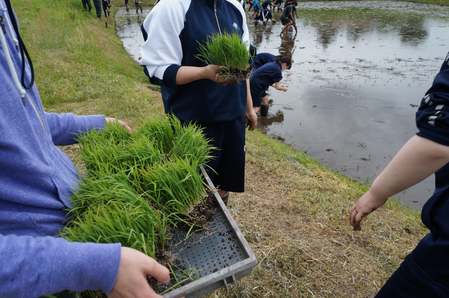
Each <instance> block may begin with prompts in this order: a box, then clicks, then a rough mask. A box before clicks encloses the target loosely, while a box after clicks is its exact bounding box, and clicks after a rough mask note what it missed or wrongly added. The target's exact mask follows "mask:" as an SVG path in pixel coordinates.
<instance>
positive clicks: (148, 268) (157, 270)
mask: <svg viewBox="0 0 449 298" xmlns="http://www.w3.org/2000/svg"><path fill="white" fill-rule="evenodd" d="M143 266H144V267H143V271H144V273H145V274H146V275H149V276H151V277H154V278H155V279H156V280H157V281H159V282H161V283H168V282H169V281H170V271H168V269H167V268H166V267H164V266H162V265H161V264H159V263H158V262H156V261H155V260H153V259H152V258H150V257H148V258H147V262H146V263H145V264H144V265H143Z"/></svg>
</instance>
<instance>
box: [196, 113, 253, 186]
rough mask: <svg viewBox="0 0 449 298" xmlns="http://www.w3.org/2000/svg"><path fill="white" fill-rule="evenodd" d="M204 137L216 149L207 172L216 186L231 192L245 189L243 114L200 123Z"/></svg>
mask: <svg viewBox="0 0 449 298" xmlns="http://www.w3.org/2000/svg"><path fill="white" fill-rule="evenodd" d="M198 125H200V126H201V127H202V128H203V131H204V134H205V136H206V138H208V139H210V140H211V143H212V145H213V146H214V147H216V148H217V149H216V150H215V151H214V152H213V154H212V155H213V159H212V160H211V161H210V162H209V163H208V166H209V167H210V168H212V169H213V170H211V169H208V170H207V172H208V174H209V176H210V177H211V179H212V182H213V183H214V184H215V186H216V187H218V188H220V189H222V190H225V191H231V192H243V191H244V190H245V131H246V119H245V117H244V116H242V117H240V118H238V119H236V120H232V121H226V122H219V123H210V124H202V123H198Z"/></svg>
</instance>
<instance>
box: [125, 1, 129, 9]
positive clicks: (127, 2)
mask: <svg viewBox="0 0 449 298" xmlns="http://www.w3.org/2000/svg"><path fill="white" fill-rule="evenodd" d="M128 4H129V0H125V7H126V11H129V6H128Z"/></svg>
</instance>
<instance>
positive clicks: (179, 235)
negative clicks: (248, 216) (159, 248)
mask: <svg viewBox="0 0 449 298" xmlns="http://www.w3.org/2000/svg"><path fill="white" fill-rule="evenodd" d="M213 209H214V215H213V216H212V218H211V219H210V220H209V221H208V222H207V223H206V225H205V226H204V228H203V229H202V230H200V231H197V232H195V233H193V234H192V235H190V236H189V235H188V232H187V231H180V230H176V231H174V233H173V235H172V239H171V240H170V241H169V243H168V252H169V254H170V255H171V258H172V259H173V261H174V262H175V264H176V269H175V274H176V275H178V276H182V275H183V270H185V269H187V270H188V271H191V272H192V273H193V275H194V276H195V278H197V279H199V278H201V277H205V276H208V275H210V274H212V273H215V272H218V271H219V270H221V269H224V268H227V267H229V266H231V265H234V264H236V263H238V262H240V261H242V260H245V259H247V258H248V257H249V256H248V254H247V253H246V252H245V249H244V247H243V245H242V244H241V243H240V242H239V240H238V238H237V236H236V234H235V233H234V231H233V229H232V226H231V225H230V224H229V222H228V220H227V219H226V216H225V215H224V213H223V212H222V211H221V210H220V207H219V206H218V203H217V204H214V205H213ZM184 273H185V272H184ZM219 286H221V285H218V284H217V285H216V286H215V287H214V288H218V287H219ZM211 290H213V288H209V289H204V290H203V291H201V292H198V293H195V294H191V295H189V296H188V297H199V296H201V295H204V294H206V292H210V291H211Z"/></svg>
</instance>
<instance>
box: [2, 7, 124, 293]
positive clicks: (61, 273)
mask: <svg viewBox="0 0 449 298" xmlns="http://www.w3.org/2000/svg"><path fill="white" fill-rule="evenodd" d="M7 1H9V0H7ZM0 15H1V16H2V17H6V19H5V18H4V19H3V22H2V23H1V24H0V28H1V29H0V102H1V103H0V297H38V296H41V295H43V294H48V293H55V292H60V291H62V290H65V289H69V290H73V291H81V290H85V289H101V290H103V291H106V292H108V291H110V290H111V289H112V286H113V284H114V282H115V276H116V273H117V269H118V266H119V261H120V245H118V244H106V245H105V244H81V243H71V242H68V241H65V240H63V239H61V238H58V237H57V234H58V232H59V231H60V229H61V228H62V227H63V226H64V223H65V222H66V212H65V210H66V208H68V207H70V197H71V195H72V193H73V192H74V191H75V190H76V188H77V185H78V181H79V178H78V175H77V172H76V169H75V167H74V165H73V164H72V162H71V161H70V160H69V159H68V158H67V157H66V156H65V155H64V154H63V153H62V152H61V150H60V149H59V148H58V147H56V145H67V144H73V143H75V138H76V136H77V135H78V134H79V133H81V132H84V131H88V130H90V129H94V128H102V127H103V126H104V123H105V120H104V117H103V116H83V117H80V116H75V115H73V114H55V113H47V112H45V111H44V108H43V106H42V103H41V101H40V98H39V93H38V90H37V88H36V86H33V87H32V89H30V90H24V89H23V87H21V85H20V83H19V84H17V83H15V81H14V77H15V76H16V75H18V76H19V77H20V71H21V70H20V66H21V65H22V64H21V61H20V58H19V53H18V48H17V43H16V41H17V35H16V34H15V31H14V29H13V27H12V25H11V21H10V18H9V17H8V13H7V11H6V6H5V0H0ZM1 41H3V42H1ZM2 44H3V46H2ZM8 56H9V57H11V58H12V59H7V57H8ZM8 60H9V61H11V62H12V64H11V66H12V67H10V66H8V63H7V62H8ZM27 77H28V79H29V77H30V75H29V67H27ZM28 81H29V80H28ZM22 94H23V96H22Z"/></svg>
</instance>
